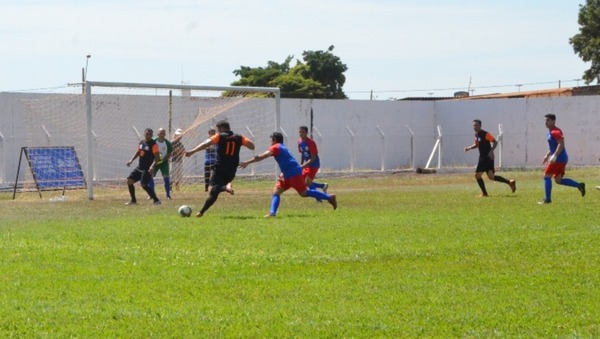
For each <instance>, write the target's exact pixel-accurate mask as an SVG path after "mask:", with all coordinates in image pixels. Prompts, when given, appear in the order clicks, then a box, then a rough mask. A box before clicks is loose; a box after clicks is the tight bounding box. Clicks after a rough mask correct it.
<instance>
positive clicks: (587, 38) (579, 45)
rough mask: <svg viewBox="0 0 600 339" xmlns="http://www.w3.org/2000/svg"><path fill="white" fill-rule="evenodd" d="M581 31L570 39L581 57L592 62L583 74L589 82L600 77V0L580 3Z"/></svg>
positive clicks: (579, 19)
mask: <svg viewBox="0 0 600 339" xmlns="http://www.w3.org/2000/svg"><path fill="white" fill-rule="evenodd" d="M577 21H578V23H579V26H580V27H579V33H577V34H575V35H574V36H573V37H571V38H570V39H569V43H570V44H571V46H573V50H574V51H575V53H576V54H578V55H579V57H580V58H581V59H582V60H583V61H585V62H590V63H591V67H590V68H589V69H588V70H586V71H585V72H584V74H583V79H584V80H585V82H586V83H587V84H589V83H591V82H593V81H594V80H596V81H598V79H599V78H600V0H587V1H586V4H585V5H579V16H578V20H577Z"/></svg>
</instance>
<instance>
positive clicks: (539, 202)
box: [538, 199, 552, 205]
mask: <svg viewBox="0 0 600 339" xmlns="http://www.w3.org/2000/svg"><path fill="white" fill-rule="evenodd" d="M550 203H552V201H551V200H546V199H542V200H540V201H538V205H546V204H550Z"/></svg>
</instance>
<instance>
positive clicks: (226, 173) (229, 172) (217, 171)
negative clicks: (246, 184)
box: [209, 166, 237, 187]
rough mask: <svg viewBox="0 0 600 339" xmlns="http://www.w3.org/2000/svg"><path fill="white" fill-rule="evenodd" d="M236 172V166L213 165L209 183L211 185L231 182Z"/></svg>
mask: <svg viewBox="0 0 600 339" xmlns="http://www.w3.org/2000/svg"><path fill="white" fill-rule="evenodd" d="M236 172H237V166H236V167H222V166H215V168H214V169H213V172H212V175H211V176H210V181H209V185H210V186H212V187H215V186H223V185H227V184H228V183H230V182H232V181H233V179H234V178H235V173H236Z"/></svg>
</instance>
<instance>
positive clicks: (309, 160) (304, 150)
mask: <svg viewBox="0 0 600 339" xmlns="http://www.w3.org/2000/svg"><path fill="white" fill-rule="evenodd" d="M298 134H300V138H299V139H298V152H300V158H301V159H300V165H301V166H302V175H303V176H304V179H305V180H306V186H308V187H309V188H312V189H316V188H320V189H321V190H323V192H325V193H327V188H328V187H329V185H328V184H327V183H322V184H321V183H318V182H315V181H314V180H315V176H316V175H317V172H319V168H320V167H321V161H320V159H319V151H318V149H317V143H316V142H315V141H314V140H313V139H312V138H309V137H308V127H306V126H300V129H299V130H298Z"/></svg>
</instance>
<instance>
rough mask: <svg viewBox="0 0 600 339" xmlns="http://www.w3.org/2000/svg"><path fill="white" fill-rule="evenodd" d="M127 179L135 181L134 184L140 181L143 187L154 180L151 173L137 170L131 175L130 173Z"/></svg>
mask: <svg viewBox="0 0 600 339" xmlns="http://www.w3.org/2000/svg"><path fill="white" fill-rule="evenodd" d="M127 179H131V180H133V182H134V183H136V182H138V181H139V182H140V184H141V185H142V186H144V187H146V186H148V183H149V182H150V179H152V175H151V174H150V172H149V171H144V170H140V169H137V168H136V169H134V170H133V171H131V173H129V176H128V177H127Z"/></svg>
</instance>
